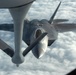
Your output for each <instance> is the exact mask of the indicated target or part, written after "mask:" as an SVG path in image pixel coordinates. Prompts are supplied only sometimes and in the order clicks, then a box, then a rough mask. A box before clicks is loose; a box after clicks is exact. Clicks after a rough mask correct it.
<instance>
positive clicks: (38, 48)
mask: <svg viewBox="0 0 76 75" xmlns="http://www.w3.org/2000/svg"><path fill="white" fill-rule="evenodd" d="M32 53H33V55H34V56H35V57H36V58H41V57H42V56H43V54H44V53H45V52H44V50H43V48H42V47H41V46H40V45H39V44H38V45H36V46H35V47H34V48H33V49H32Z"/></svg>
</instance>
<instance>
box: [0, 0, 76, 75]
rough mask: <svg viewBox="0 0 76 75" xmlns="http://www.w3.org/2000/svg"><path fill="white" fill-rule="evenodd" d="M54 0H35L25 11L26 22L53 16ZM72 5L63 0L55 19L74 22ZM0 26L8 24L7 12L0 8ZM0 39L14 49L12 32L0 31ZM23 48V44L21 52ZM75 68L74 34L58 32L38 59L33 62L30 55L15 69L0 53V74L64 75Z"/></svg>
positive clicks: (55, 2) (6, 57) (9, 59)
mask: <svg viewBox="0 0 76 75" xmlns="http://www.w3.org/2000/svg"><path fill="white" fill-rule="evenodd" d="M58 3H59V1H58V0H54V1H53V0H37V1H35V2H34V3H33V5H32V7H31V9H30V10H29V12H28V14H27V17H26V18H28V19H30V20H32V19H35V18H36V19H39V20H41V19H43V18H45V19H48V20H49V18H50V17H51V15H52V14H53V12H54V10H55V8H56V6H57V5H58ZM75 15H76V2H75V1H74V0H68V1H66V0H63V1H62V5H61V6H60V9H59V11H58V13H57V14H56V17H55V18H61V19H62V18H66V19H69V22H70V23H71V22H74V23H75V20H76V16H75ZM0 23H1V24H2V23H12V18H11V15H10V14H9V11H8V10H7V9H0ZM0 38H1V39H3V40H4V41H5V42H6V43H7V44H9V45H10V46H11V47H12V48H14V33H12V32H5V31H0ZM26 47H27V45H26V44H25V43H24V42H23V45H22V50H24V49H25V48H26ZM75 67H76V33H75V31H69V32H65V33H59V35H58V39H57V40H56V41H55V42H54V43H53V45H52V46H50V47H48V49H47V52H46V53H45V55H44V56H43V57H42V58H41V59H39V60H38V59H36V58H35V57H34V56H33V54H32V53H31V52H30V53H29V54H28V55H27V56H26V57H25V62H24V63H23V64H22V65H20V67H18V68H17V67H16V66H15V65H14V64H13V63H12V62H11V58H10V57H9V56H7V55H6V54H5V53H3V52H2V51H0V75H44V74H45V75H64V74H66V73H68V72H69V71H71V70H72V69H74V68H75Z"/></svg>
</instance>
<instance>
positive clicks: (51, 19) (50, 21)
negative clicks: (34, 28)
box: [49, 2, 61, 24]
mask: <svg viewBox="0 0 76 75" xmlns="http://www.w3.org/2000/svg"><path fill="white" fill-rule="evenodd" d="M60 5H61V2H60V3H59V5H58V7H57V8H56V10H55V12H54V13H53V15H52V17H51V18H50V20H49V23H50V24H51V23H52V21H53V19H54V17H55V15H56V13H57V11H58V9H59V7H60Z"/></svg>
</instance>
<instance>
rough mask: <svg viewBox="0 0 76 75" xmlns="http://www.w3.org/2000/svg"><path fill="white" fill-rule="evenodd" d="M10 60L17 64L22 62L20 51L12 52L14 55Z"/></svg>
mask: <svg viewBox="0 0 76 75" xmlns="http://www.w3.org/2000/svg"><path fill="white" fill-rule="evenodd" d="M12 62H13V63H14V64H17V65H19V64H21V63H23V62H24V57H23V55H22V54H21V53H20V54H14V56H13V57H12Z"/></svg>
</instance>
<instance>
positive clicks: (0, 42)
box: [0, 39, 14, 57]
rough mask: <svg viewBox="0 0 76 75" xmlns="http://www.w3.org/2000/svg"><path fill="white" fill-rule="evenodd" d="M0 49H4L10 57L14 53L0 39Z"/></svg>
mask: <svg viewBox="0 0 76 75" xmlns="http://www.w3.org/2000/svg"><path fill="white" fill-rule="evenodd" d="M0 49H1V50H2V51H4V52H5V53H6V54H7V55H9V56H10V57H12V56H13V55H14V50H13V49H12V48H11V47H10V46H9V45H7V44H6V43H5V42H4V41H2V40H1V39H0Z"/></svg>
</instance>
